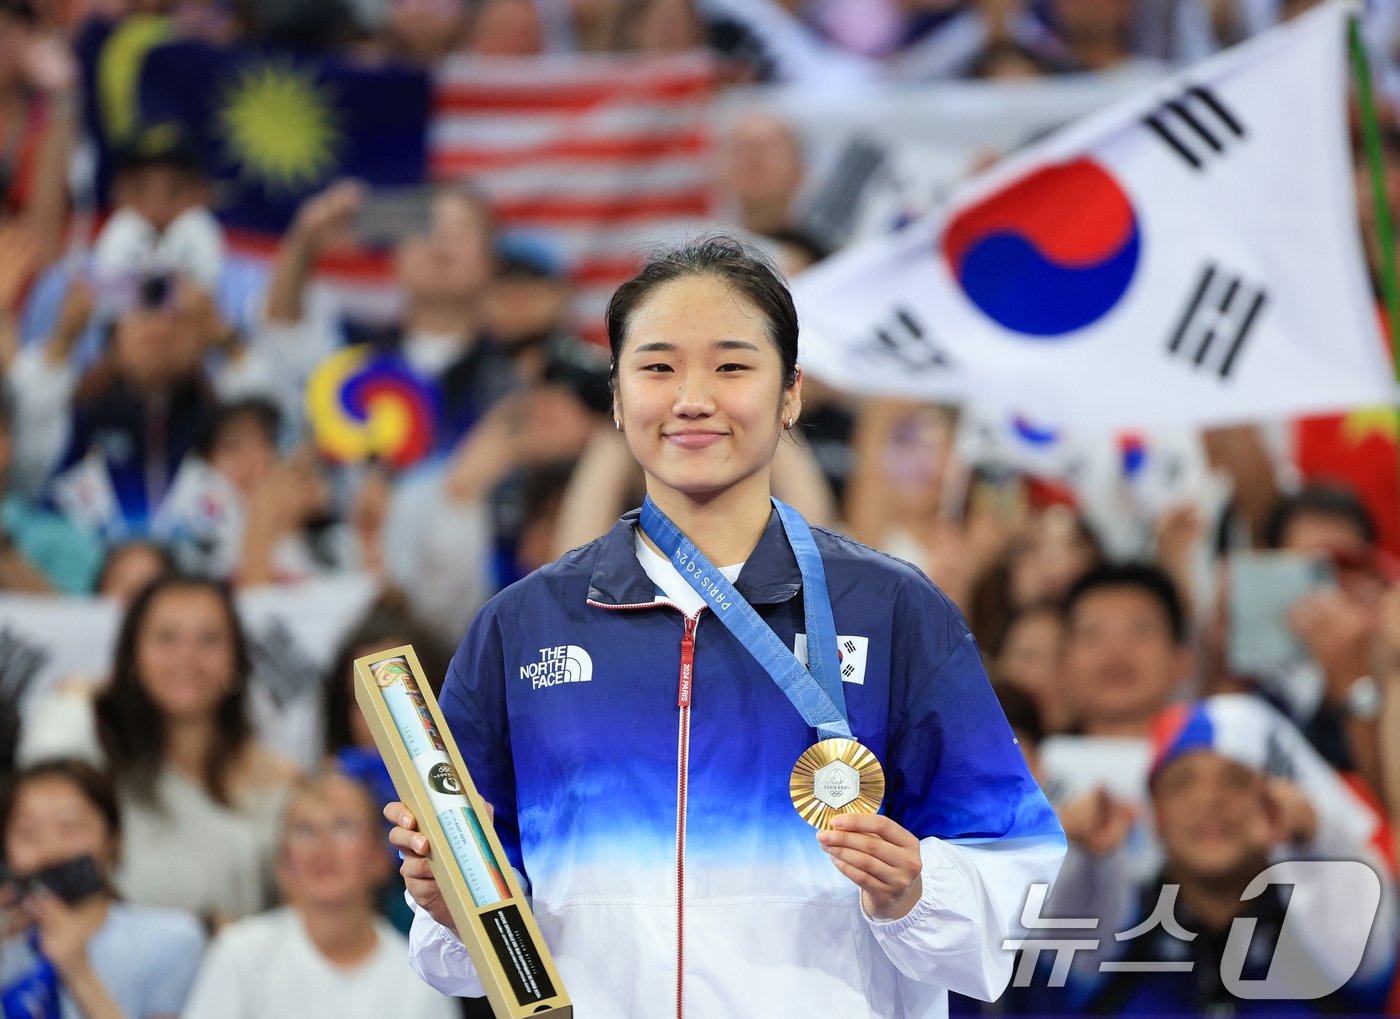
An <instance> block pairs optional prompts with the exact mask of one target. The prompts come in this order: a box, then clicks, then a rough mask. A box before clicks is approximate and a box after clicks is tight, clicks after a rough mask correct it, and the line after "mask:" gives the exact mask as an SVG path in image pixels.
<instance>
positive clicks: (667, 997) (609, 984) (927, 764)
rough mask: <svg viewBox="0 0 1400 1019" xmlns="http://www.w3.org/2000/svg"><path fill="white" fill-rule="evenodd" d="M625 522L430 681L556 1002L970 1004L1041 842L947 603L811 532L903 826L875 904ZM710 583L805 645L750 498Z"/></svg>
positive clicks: (519, 595)
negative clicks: (896, 857) (903, 899)
mask: <svg viewBox="0 0 1400 1019" xmlns="http://www.w3.org/2000/svg"><path fill="white" fill-rule="evenodd" d="M636 516H637V515H636V513H635V512H634V513H631V514H628V515H627V516H626V517H624V518H623V519H622V520H620V521H619V522H618V523H617V524H616V525H615V526H614V527H613V528H612V530H611V531H609V532H608V533H607V534H606V535H604V536H603V537H602V538H600V539H598V540H597V541H595V542H592V543H591V544H588V545H585V546H583V547H582V548H579V549H576V550H574V551H573V552H570V553H569V554H568V555H566V556H564V557H563V558H562V559H560V560H559V561H558V562H556V563H553V564H551V565H549V566H546V567H544V568H543V569H541V570H538V571H537V572H535V573H533V574H531V575H530V576H529V577H527V578H525V579H524V580H523V581H521V582H520V583H518V584H515V585H513V586H512V587H510V588H508V589H507V590H505V591H503V592H502V593H501V594H500V595H498V596H497V597H496V598H494V599H493V600H492V601H491V602H490V603H489V604H488V605H487V606H486V607H485V608H484V609H482V611H481V612H480V614H479V615H478V616H477V617H476V620H475V621H474V622H473V623H472V626H471V628H470V630H469V631H468V633H467V636H466V639H465V640H464V641H463V642H462V646H461V648H460V649H459V650H458V652H457V655H456V657H455V658H454V659H453V662H452V666H451V668H450V670H449V671H448V675H447V680H446V684H445V685H444V687H443V692H442V698H441V702H442V708H443V712H444V714H445V716H446V719H447V722H448V725H449V726H450V727H451V729H452V732H453V735H454V736H455V737H456V739H457V743H458V745H459V746H460V748H461V751H462V754H463V757H464V758H465V761H466V764H467V767H468V769H469V770H470V772H471V775H472V778H473V779H474V780H475V782H476V785H477V788H478V789H479V790H480V792H481V793H482V795H483V796H485V797H486V799H488V800H489V801H491V803H493V804H494V805H495V808H496V822H495V823H496V831H497V833H498V834H499V835H500V838H501V842H502V844H503V845H504V846H505V849H506V852H507V854H508V855H509V857H510V861H511V863H512V864H513V865H514V866H515V867H516V868H517V869H518V870H519V871H520V872H521V874H522V875H524V877H525V878H526V880H527V882H528V887H529V890H530V892H531V899H532V904H533V907H534V911H535V916H536V918H537V919H538V921H539V925H540V929H541V931H542V932H543V934H544V937H545V940H546V941H547V942H548V944H549V947H550V949H551V951H552V952H553V953H554V958H555V962H556V964H557V965H558V969H559V973H560V976H561V977H562V979H563V981H564V985H565V987H566V988H567V989H568V992H569V994H570V996H571V997H572V999H573V1001H574V1004H575V1009H576V1014H577V1015H579V1016H581V1017H582V1019H656V1017H666V1016H672V1015H674V1016H677V1017H687V1019H732V1017H736V1016H737V1017H743V1016H763V1017H779V1019H781V1017H788V1016H792V1017H807V1016H814V1015H825V1016H839V1017H841V1019H858V1017H865V1016H879V1017H882V1019H903V1017H915V1016H917V1017H925V1016H942V1015H944V1014H946V1011H947V997H946V993H945V991H946V989H952V990H956V991H960V992H962V993H964V994H969V995H973V996H976V997H980V998H986V999H991V998H995V997H996V996H997V995H998V994H999V993H1000V992H1001V990H1002V989H1003V987H1005V985H1006V983H1007V981H1008V980H1009V978H1010V974H1011V962H1012V953H1010V952H1005V951H1003V950H1002V948H1001V943H1002V939H1003V938H1005V937H1008V936H1014V935H1013V930H1015V929H1016V926H1017V920H1018V918H1019V916H1020V913H1021V908H1022V906H1023V904H1024V902H1025V896H1026V888H1027V886H1028V885H1029V884H1031V883H1032V882H1049V881H1051V880H1052V879H1053V877H1054V875H1055V873H1056V871H1057V870H1058V868H1059V865H1060V861H1061V859H1062V857H1063V855H1064V849H1065V841H1064V834H1063V832H1062V830H1061V828H1060V825H1059V823H1058V822H1057V821H1056V819H1055V816H1054V814H1053V813H1052V812H1051V810H1050V806H1049V804H1048V803H1047V802H1046V800H1045V797H1044V796H1043V795H1042V794H1041V792H1040V789H1039V788H1038V787H1037V786H1036V784H1035V782H1034V780H1033V779H1032V778H1031V777H1030V775H1029V773H1028V772H1027V770H1026V766H1025V763H1024V761H1023V759H1022V756H1021V753H1020V750H1019V748H1018V747H1017V746H1016V743H1015V739H1014V737H1013V736H1012V734H1011V729H1010V727H1009V726H1008V725H1007V722H1006V719H1005V717H1004V716H1003V715H1002V712H1001V709H1000V707H999V706H998V704H997V701H996V699H995V697H994V696H993V694H992V691H991V688H990V686H989V684H988V682H987V677H986V674H985V672H984V671H983V669H982V664H981V660H980V658H979V657H978V653H977V648H976V646H975V645H974V643H973V640H972V636H971V634H970V633H969V632H968V629H967V625H966V623H965V622H964V621H963V619H962V616H961V615H960V614H959V612H958V610H957V609H956V608H955V607H954V606H953V605H952V603H951V602H949V601H948V600H947V598H945V597H944V596H943V594H942V593H941V592H940V591H939V590H938V589H937V588H935V587H934V586H933V585H932V584H931V583H930V582H929V581H928V580H927V578H925V577H924V576H923V575H922V574H921V573H919V572H918V571H917V570H916V569H914V568H913V567H911V566H909V565H907V564H905V563H903V562H900V561H899V560H897V559H893V558H891V557H889V556H886V555H883V554H882V553H879V552H875V551H873V550H871V549H869V548H866V547H865V546H864V545H860V544H858V543H856V542H854V541H851V540H849V539H847V538H845V537H842V536H841V535H838V534H834V533H832V532H830V531H826V530H823V529H820V528H814V529H813V531H814V535H815V538H816V542H817V547H818V549H819V550H820V552H821V556H822V561H823V563H824V565H825V567H826V575H827V584H828V587H829V589H830V594H831V602H832V609H833V614H834V617H835V620H836V629H837V633H838V635H839V639H838V643H839V644H840V645H841V647H842V653H843V662H842V666H843V675H844V677H845V679H846V682H845V684H844V689H845V694H846V707H847V712H848V715H849V718H850V722H851V729H852V731H853V732H854V733H855V735H856V738H857V739H859V740H860V741H861V742H862V743H864V744H865V745H866V746H868V747H869V748H870V749H871V750H873V751H874V752H875V754H876V755H877V756H878V757H879V758H880V760H881V762H882V763H883V764H884V768H885V775H886V782H887V791H886V797H885V805H884V808H883V809H884V811H885V812H886V813H887V814H888V815H889V816H890V817H892V818H893V819H894V820H896V821H898V822H899V823H900V824H901V825H903V826H904V827H905V828H907V829H909V830H910V831H911V832H913V833H914V834H915V835H917V836H919V838H920V839H921V840H922V855H923V860H924V869H923V895H922V898H921V900H920V901H919V902H918V903H917V904H916V905H915V907H914V909H913V910H912V911H911V912H910V913H909V914H908V915H907V916H905V917H903V918H901V919H899V920H894V921H888V922H881V921H876V920H873V919H872V918H870V917H868V916H866V915H865V913H864V911H863V910H862V908H861V905H860V896H859V891H858V889H857V888H856V886H855V885H853V884H852V883H851V882H850V881H849V880H848V879H846V878H845V877H844V876H842V875H841V873H840V872H839V871H837V870H836V868H835V867H834V866H833V864H832V862H831V859H830V858H829V857H828V856H827V854H826V853H825V852H823V851H822V850H821V848H820V847H819V846H818V844H817V841H816V837H815V832H814V831H813V830H812V829H811V828H810V827H808V826H807V825H806V824H805V823H804V822H803V821H802V819H801V818H800V817H798V815H797V812H796V811H795V810H794V809H793V806H792V802H791V800H790V798H789V795H788V778H789V775H790V773H791V771H792V766H793V763H794V762H795V761H796V760H797V757H798V755H799V754H801V753H802V751H803V750H805V749H807V747H808V746H810V745H811V744H812V743H813V741H814V739H815V736H814V733H813V731H812V730H811V729H809V728H808V727H807V725H806V723H804V722H803V720H802V718H801V717H800V716H799V715H798V713H797V711H796V709H794V708H793V706H792V704H790V703H789V702H788V700H787V698H786V697H784V695H783V693H782V692H781V691H780V690H779V689H778V687H777V685H776V684H774V682H773V680H772V679H771V678H770V677H769V676H768V674H767V673H766V672H765V671H764V670H763V669H762V667H760V666H759V665H758V663H757V662H756V661H755V660H754V658H753V657H752V656H751V655H750V654H749V653H748V651H746V650H745V649H744V647H743V645H741V644H740V643H739V641H738V640H737V639H736V638H735V637H734V636H733V635H732V634H731V633H730V632H729V631H728V630H727V629H726V628H725V626H724V624H723V623H721V622H720V621H719V620H717V619H715V618H713V617H712V615H711V614H710V613H709V612H708V610H706V609H700V610H699V611H698V612H696V613H695V614H694V615H692V616H688V617H687V616H685V615H684V614H683V613H682V612H681V611H680V610H679V609H677V608H676V607H675V606H674V605H672V604H671V603H669V602H667V601H665V600H662V599H660V598H659V596H658V595H657V594H656V588H655V586H654V584H653V583H652V581H651V580H650V578H648V577H647V575H646V573H645V572H644V571H643V569H642V566H641V564H640V562H638V560H637V556H636V552H635V546H634V528H635V527H636ZM736 586H737V588H738V589H739V591H740V593H741V594H743V595H744V597H745V598H747V599H748V600H749V602H750V603H751V604H753V606H754V607H755V609H757V611H758V613H759V615H760V616H762V617H763V619H764V620H765V621H766V622H767V623H768V625H769V626H771V627H772V628H773V630H774V631H775V632H776V633H777V635H778V636H779V637H781V638H782V640H783V641H784V642H786V644H787V645H788V647H794V646H795V641H798V642H802V641H805V637H802V638H800V637H799V635H800V633H801V631H802V630H803V628H804V624H803V616H802V599H801V597H800V594H801V577H800V574H799V573H798V568H797V562H796V560H795V559H794V557H793V554H792V551H791V549H790V548H789V546H788V543H787V539H786V537H785V536H784V534H783V530H782V525H781V523H780V522H779V520H778V517H777V515H776V514H774V515H773V516H772V518H771V519H770V521H769V525H768V529H767V531H766V532H765V533H764V535H763V537H762V538H761V539H760V541H759V543H758V546H757V547H756V548H755V549H754V551H753V553H752V555H751V556H750V557H749V559H748V560H747V562H746V563H745V565H744V568H743V571H742V572H741V574H740V575H739V579H738V581H737V583H736ZM411 941H412V953H413V964H414V967H415V969H417V970H418V972H419V973H420V974H421V975H422V976H423V977H424V979H426V980H427V981H428V982H429V983H431V984H432V985H434V986H435V987H437V988H438V989H440V990H442V991H444V992H446V993H450V994H468V995H470V994H480V993H482V992H481V990H480V988H481V985H480V983H479V982H478V981H477V979H476V976H475V973H474V971H473V969H472V965H471V962H470V960H469V958H468V957H467V954H466V951H465V949H464V948H463V947H462V946H461V944H460V942H458V941H457V939H456V938H455V937H454V936H453V935H452V934H451V933H450V932H449V931H448V930H447V929H446V928H443V927H441V926H439V925H438V924H436V923H434V922H433V921H432V920H431V918H429V917H428V916H427V914H426V913H424V912H422V911H421V910H420V911H419V912H418V915H417V917H416V919H415V921H414V926H413V931H412V938H411Z"/></svg>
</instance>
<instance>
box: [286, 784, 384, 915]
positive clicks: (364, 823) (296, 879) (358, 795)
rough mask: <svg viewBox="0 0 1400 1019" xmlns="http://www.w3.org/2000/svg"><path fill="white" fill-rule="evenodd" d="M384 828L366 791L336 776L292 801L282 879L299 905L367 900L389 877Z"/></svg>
mask: <svg viewBox="0 0 1400 1019" xmlns="http://www.w3.org/2000/svg"><path fill="white" fill-rule="evenodd" d="M382 837H383V836H382V829H381V826H380V825H379V824H377V823H375V819H374V816H373V813H372V810H371V808H370V807H368V806H367V805H366V802H365V793H364V791H363V790H361V789H359V788H358V787H357V786H355V785H354V783H353V782H351V780H350V779H348V778H343V777H336V778H333V779H328V780H327V781H325V782H323V783H319V784H318V785H317V787H316V788H315V789H313V790H308V791H306V792H303V793H301V794H300V795H298V796H296V797H295V798H294V799H293V800H292V801H291V803H289V804H288V805H287V812H286V815H285V818H284V821H283V828H282V853H281V857H280V859H279V865H278V878H279V880H280V882H281V884H282V889H283V894H284V895H286V897H287V900H288V901H289V902H291V903H293V904H294V905H302V906H335V905H344V904H346V903H350V902H356V901H367V900H368V899H369V898H370V897H371V896H372V895H373V893H374V890H375V888H377V887H378V886H379V885H380V883H382V882H383V881H384V880H385V878H386V877H387V876H388V874H387V870H388V862H389V861H388V857H387V856H386V855H385V853H384V849H383V843H382V841H381V840H382Z"/></svg>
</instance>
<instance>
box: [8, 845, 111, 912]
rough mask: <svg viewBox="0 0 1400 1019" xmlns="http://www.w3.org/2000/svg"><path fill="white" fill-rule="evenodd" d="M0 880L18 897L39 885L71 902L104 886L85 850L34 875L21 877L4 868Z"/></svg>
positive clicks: (86, 896)
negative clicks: (79, 854)
mask: <svg viewBox="0 0 1400 1019" xmlns="http://www.w3.org/2000/svg"><path fill="white" fill-rule="evenodd" d="M0 883H3V884H6V885H9V886H11V887H13V888H15V889H16V890H17V891H18V892H19V894H20V895H21V896H23V895H28V894H31V893H33V892H35V891H37V890H38V889H40V888H43V889H47V890H48V891H50V892H52V893H53V894H54V895H57V896H58V897H59V898H60V899H62V900H63V901H64V902H67V903H69V904H70V905H71V904H72V903H75V902H82V901H83V900H84V899H89V898H91V897H92V896H94V895H98V894H100V893H101V892H103V891H106V888H107V885H106V882H104V881H103V880H102V873H101V872H100V871H99V870H98V869H97V861H96V860H94V859H93V858H92V857H91V856H89V855H87V854H86V853H85V854H83V855H82V856H75V857H73V858H72V859H71V860H64V861H62V862H60V863H55V864H53V865H52V866H49V867H45V868H44V869H43V870H40V871H37V872H35V873H33V874H26V875H23V876H21V875H18V874H15V873H13V872H12V871H6V872H5V873H4V874H3V875H0Z"/></svg>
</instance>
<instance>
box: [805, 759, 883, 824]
mask: <svg viewBox="0 0 1400 1019" xmlns="http://www.w3.org/2000/svg"><path fill="white" fill-rule="evenodd" d="M788 789H789V792H790V793H791V794H792V805H793V806H794V807H796V808H797V812H798V813H799V814H801V815H802V820H804V821H806V822H807V823H808V824H810V825H811V826H812V827H813V828H830V827H831V819H832V818H833V817H835V816H836V815H837V814H873V813H875V812H876V811H878V810H879V809H880V802H881V801H882V800H883V799H884V798H885V770H884V769H883V768H881V767H880V762H879V761H878V760H877V759H876V757H875V755H874V754H872V753H871V752H870V751H869V750H868V749H867V748H865V747H863V746H861V745H860V744H859V743H857V742H856V741H855V740H853V739H839V738H838V739H824V740H822V741H821V742H820V743H818V744H816V745H815V746H811V747H808V748H807V749H806V750H804V751H803V752H802V756H801V757H799V758H798V759H797V763H796V764H795V765H793V768H792V778H791V779H790V780H789V782H788Z"/></svg>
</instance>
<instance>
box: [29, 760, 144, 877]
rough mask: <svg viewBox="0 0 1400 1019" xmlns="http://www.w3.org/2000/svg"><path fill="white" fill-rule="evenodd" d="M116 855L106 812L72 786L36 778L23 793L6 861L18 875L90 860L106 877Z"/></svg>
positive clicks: (56, 779) (70, 783)
mask: <svg viewBox="0 0 1400 1019" xmlns="http://www.w3.org/2000/svg"><path fill="white" fill-rule="evenodd" d="M116 850H117V847H116V839H114V838H113V837H112V833H111V831H110V830H108V828H107V822H106V820H105V819H104V818H103V817H102V813H101V811H99V810H98V809H97V807H96V805H95V804H93V802H92V801H91V800H89V799H88V798H87V797H86V796H85V795H83V793H82V792H81V791H80V790H79V789H78V787H77V786H75V785H74V784H73V783H72V782H70V781H68V780H67V779H63V778H58V777H56V776H55V777H50V778H36V779H32V780H31V781H29V782H26V783H25V784H24V786H23V787H22V788H21V789H20V791H19V793H18V794H17V796H16V799H15V806H14V811H13V813H12V814H11V815H10V823H9V826H8V827H7V828H6V829H5V859H6V861H7V862H8V863H9V865H10V868H11V869H12V870H13V871H14V872H15V873H16V874H33V873H35V872H36V871H39V870H43V869H44V868H45V867H49V866H52V865H53V864H56V863H63V862H64V861H66V860H71V859H73V858H75V857H78V856H83V855H88V856H91V857H92V858H93V859H94V860H95V861H97V869H98V870H99V871H100V872H101V873H102V874H104V875H105V874H108V873H110V871H111V868H112V864H113V863H114V862H115V860H116Z"/></svg>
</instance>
